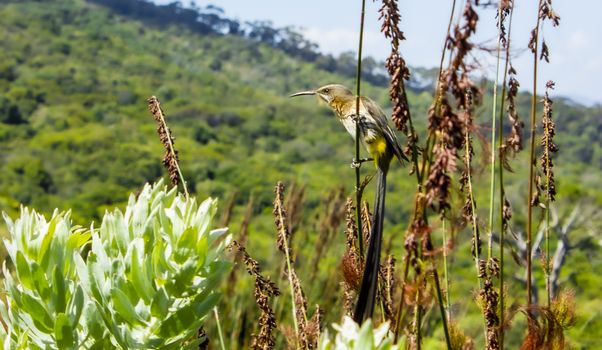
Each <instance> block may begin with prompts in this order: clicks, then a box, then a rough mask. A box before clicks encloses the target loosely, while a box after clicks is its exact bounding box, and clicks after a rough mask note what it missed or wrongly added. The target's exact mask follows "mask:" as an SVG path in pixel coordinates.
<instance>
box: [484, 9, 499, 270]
mask: <svg viewBox="0 0 602 350" xmlns="http://www.w3.org/2000/svg"><path fill="white" fill-rule="evenodd" d="M501 4H502V3H501V1H500V3H499V6H498V18H499V20H500V21H501V13H500V9H501V6H502V5H501ZM498 26H499V27H500V29H499V31H498V40H497V51H496V52H497V58H496V63H495V81H494V82H493V106H492V108H491V174H490V181H491V186H490V188H489V229H488V231H489V232H488V234H489V235H488V239H487V259H491V258H492V257H493V218H494V215H493V212H494V209H495V165H496V157H495V136H496V130H495V125H496V124H495V121H496V117H497V99H498V94H497V83H498V80H499V75H500V52H501V40H500V37H499V34H500V32H501V25H498ZM500 167H501V164H500ZM501 205H502V203H501V202H500V206H501Z"/></svg>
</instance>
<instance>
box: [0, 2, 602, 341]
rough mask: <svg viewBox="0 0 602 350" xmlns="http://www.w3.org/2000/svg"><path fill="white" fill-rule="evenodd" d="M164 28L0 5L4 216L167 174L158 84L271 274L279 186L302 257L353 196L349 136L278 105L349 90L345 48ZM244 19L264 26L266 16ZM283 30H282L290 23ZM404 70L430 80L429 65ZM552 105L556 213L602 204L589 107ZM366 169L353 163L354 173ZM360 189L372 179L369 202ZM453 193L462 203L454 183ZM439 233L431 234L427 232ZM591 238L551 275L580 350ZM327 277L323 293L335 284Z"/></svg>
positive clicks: (83, 9)
mask: <svg viewBox="0 0 602 350" xmlns="http://www.w3.org/2000/svg"><path fill="white" fill-rule="evenodd" d="M165 13H167V12H165ZM134 17H135V16H134ZM139 17H140V16H139ZM165 23H169V24H164V23H163V25H162V22H161V21H156V20H155V21H154V22H153V21H150V22H149V21H143V20H142V19H141V18H138V19H136V18H132V16H129V17H124V16H122V15H121V14H119V13H117V12H113V11H111V10H110V9H109V8H107V7H104V6H100V5H96V4H93V3H91V2H86V1H84V0H60V1H59V0H57V1H47V2H44V4H43V6H41V5H40V2H38V1H7V0H0V31H1V32H2V33H3V37H2V40H1V41H0V169H1V170H2V176H0V210H3V211H6V212H8V213H9V214H11V215H13V216H15V214H16V213H17V212H18V207H19V204H20V203H22V204H24V205H27V206H31V207H34V208H36V209H37V210H39V211H41V212H43V213H47V214H49V213H51V212H52V211H53V209H54V208H59V209H60V210H67V209H72V210H73V211H72V214H71V217H72V219H73V220H74V221H75V222H76V223H80V224H84V223H88V222H89V220H96V221H98V220H99V219H100V218H101V217H102V216H103V214H104V212H105V210H107V209H109V208H112V207H114V206H125V204H126V201H127V195H128V193H129V192H131V191H137V190H139V189H140V188H141V187H142V185H143V184H144V183H145V182H153V181H155V180H156V179H157V178H158V177H161V176H164V174H165V172H164V170H163V169H162V166H161V158H162V153H163V150H162V147H161V144H160V143H159V140H158V139H157V136H156V131H155V128H156V126H155V125H154V121H153V119H152V117H151V116H150V114H149V113H148V111H147V108H146V99H147V98H148V97H150V96H151V95H156V96H157V97H158V99H159V100H160V101H161V103H162V107H163V108H164V111H165V112H166V115H167V121H168V124H169V126H170V128H171V129H172V131H173V134H174V135H175V137H176V144H175V145H176V148H177V149H178V150H179V151H180V153H179V155H180V159H181V165H182V171H183V174H184V176H185V178H186V180H187V182H188V185H189V187H190V189H191V191H192V192H193V193H195V194H197V195H198V196H200V197H206V196H209V195H211V196H215V197H218V198H224V199H225V198H227V197H228V196H229V195H230V194H232V193H233V192H236V193H237V196H236V198H235V203H234V204H235V205H234V215H233V221H232V223H231V227H232V229H233V232H236V231H237V229H238V228H239V226H240V218H241V216H242V212H243V206H244V204H245V203H246V201H247V199H248V198H249V197H250V196H251V195H253V196H254V200H255V207H254V212H253V214H254V215H253V218H252V223H251V226H250V227H249V235H250V236H251V237H252V238H251V239H250V240H249V243H248V245H249V252H250V253H251V254H252V255H256V257H257V258H258V260H259V261H260V263H262V265H263V266H264V268H266V269H267V270H268V271H269V272H271V273H274V274H277V271H278V266H279V263H280V257H279V256H278V255H276V254H274V252H275V249H274V248H275V244H274V237H275V234H274V233H273V222H272V219H271V217H270V214H271V209H270V206H271V201H272V188H273V186H274V184H275V183H276V181H278V180H283V181H284V182H285V183H288V184H291V183H298V184H301V185H304V186H306V188H305V195H304V199H303V208H302V212H301V216H302V219H301V222H300V224H299V227H300V228H299V233H298V234H296V236H295V244H297V245H298V246H299V248H298V251H299V256H300V257H304V256H305V257H309V256H310V254H312V253H313V252H314V250H313V249H314V247H315V245H316V244H319V243H320V242H318V239H319V238H318V237H317V236H316V232H318V231H319V227H318V226H319V224H318V222H317V221H316V220H317V218H320V217H321V215H324V214H325V209H324V208H323V207H322V204H323V203H324V199H325V197H326V196H327V194H328V193H329V192H330V191H331V190H334V189H336V188H338V187H340V186H343V192H344V194H345V195H351V194H352V193H353V186H354V172H353V171H352V170H351V169H350V168H349V163H350V161H351V158H352V157H353V142H352V140H351V138H350V137H349V136H348V135H347V134H346V132H345V131H344V130H343V128H342V127H341V125H339V122H338V121H337V120H336V119H335V118H333V117H332V115H331V112H330V111H329V110H328V109H327V108H325V107H324V106H321V105H319V104H317V103H315V101H314V100H313V99H311V100H289V99H288V97H287V96H288V95H289V94H290V93H293V92H296V91H298V90H304V89H307V88H315V87H317V86H320V85H323V84H326V83H332V82H339V83H343V84H346V85H348V86H353V78H352V74H347V73H345V69H346V68H344V67H345V64H344V63H345V62H347V61H350V60H351V61H352V58H351V56H349V54H345V55H342V56H341V57H339V58H333V57H331V59H333V60H336V61H337V62H338V63H337V64H339V65H338V66H337V65H335V64H334V63H332V61H330V60H329V58H328V57H326V56H322V57H321V58H320V57H317V58H314V61H312V59H309V58H308V57H305V56H304V55H305V54H291V52H290V51H291V48H290V47H285V46H283V45H284V44H282V45H280V44H278V43H277V42H275V43H272V42H269V41H267V42H265V41H263V40H262V39H261V35H259V34H257V36H256V37H255V38H249V37H246V36H244V35H239V34H232V35H231V34H225V33H221V34H220V33H212V32H207V33H199V31H198V30H195V29H194V28H190V27H186V26H178V25H177V22H176V21H171V22H165ZM268 27H269V26H268ZM256 28H258V29H257V30H263V31H267V30H268V28H266V24H265V23H264V24H263V27H262V26H260V25H259V24H257V26H256ZM289 34H290V33H289ZM258 38H259V39H258ZM289 38H293V39H294V38H295V37H294V35H293V34H290V36H289ZM295 40H296V39H295ZM279 45H280V46H279ZM308 55H309V54H308ZM371 64H374V62H372V63H371ZM335 66H336V67H339V68H340V69H339V68H336V67H335ZM368 66H370V64H368ZM375 66H378V65H377V64H376V65H375ZM341 67H343V68H341ZM335 68H336V69H335ZM347 68H348V67H347ZM413 72H414V74H419V75H421V76H423V77H426V78H428V77H430V78H431V81H432V77H433V75H436V72H433V70H426V69H415V70H413ZM348 73H349V72H348ZM371 81H372V80H371ZM372 83H374V84H377V85H374V84H372ZM372 83H370V82H368V83H366V84H364V85H362V86H363V93H364V94H365V95H368V96H371V97H372V98H373V99H375V100H376V101H377V102H378V103H379V104H381V105H382V106H383V107H385V109H386V108H387V107H389V106H390V104H389V102H388V93H387V88H386V87H385V86H381V85H379V84H381V83H382V81H380V80H378V79H376V78H375V80H373V81H372ZM486 83H487V82H483V86H485V84H486ZM489 85H491V84H489ZM431 91H432V89H429V86H428V84H427V85H426V86H422V87H419V86H418V85H416V86H415V88H414V89H412V90H411V91H410V92H409V96H408V97H409V100H410V104H411V108H412V115H413V117H414V118H415V125H416V128H417V129H418V130H419V133H420V135H421V136H423V135H424V130H425V125H426V118H427V117H426V116H427V113H426V112H427V110H428V106H429V104H430V103H431V101H432V94H431ZM529 101H530V95H528V94H526V93H524V94H520V95H519V104H520V106H519V111H520V112H521V116H522V118H523V120H527V119H528V118H527V115H528V104H529ZM489 106H491V96H490V94H486V97H485V99H484V103H483V107H481V108H480V109H479V110H478V115H477V118H476V121H477V124H479V125H480V127H479V129H478V130H477V132H478V133H480V134H483V135H487V134H488V132H487V130H484V129H486V128H487V126H485V125H486V123H487V120H488V118H489V117H490V110H489V109H490V107H489ZM554 112H555V113H554V119H555V121H556V125H557V141H558V144H559V145H560V153H559V156H558V159H557V160H556V168H555V169H556V178H557V183H558V185H557V187H558V190H559V195H558V203H557V205H558V207H559V208H560V210H559V212H562V213H564V212H569V211H570V210H571V209H572V208H573V207H574V205H575V204H576V203H582V205H583V206H584V207H587V208H590V209H598V208H599V207H600V206H601V204H602V191H601V190H600V188H599V179H600V176H601V175H602V172H601V171H600V168H601V167H602V141H601V139H600V138H599V137H598V135H599V133H600V132H601V131H602V107H600V106H596V107H589V108H587V107H584V106H581V105H578V104H576V103H573V102H571V101H570V100H567V99H558V100H557V101H556V103H555V104H554ZM527 124H528V123H527ZM528 128H529V125H526V127H525V130H528ZM525 135H526V133H525ZM402 141H403V138H402ZM486 146H488V145H487V141H486V137H484V138H483V140H481V141H480V144H479V145H478V146H477V148H478V149H477V156H476V158H475V178H476V180H475V181H476V184H475V186H476V190H475V191H476V193H477V198H476V199H477V201H478V203H480V205H479V208H480V210H482V211H483V215H482V217H486V215H485V213H486V209H487V208H486V207H485V203H486V202H487V194H488V191H487V190H486V189H487V188H488V186H489V184H488V179H487V178H486V176H482V173H483V172H484V171H485V170H486V169H485V168H486V165H485V164H486V161H487V159H486V152H483V150H485V151H486V149H487V148H486ZM511 164H512V166H513V168H514V170H515V172H514V173H507V174H506V180H507V188H506V191H507V193H508V197H509V199H510V201H511V202H512V204H513V206H514V218H513V220H514V224H513V230H516V231H521V230H523V231H524V221H525V214H524V211H525V210H524V208H525V204H526V199H525V198H524V197H525V193H526V187H527V180H525V173H526V170H527V168H526V166H525V164H527V161H526V154H524V152H523V154H520V155H518V156H517V158H516V159H514V160H511ZM370 172H371V170H370V169H369V168H368V167H365V168H363V173H364V175H368V174H369V173H370ZM390 178H391V180H390V181H389V189H388V190H389V191H390V194H389V195H388V202H387V216H386V220H387V224H385V231H386V232H385V235H387V236H388V237H391V236H392V235H394V234H396V235H397V236H395V237H399V238H395V240H394V246H393V252H394V253H396V254H397V255H398V256H400V254H401V249H402V239H403V238H402V237H401V233H402V232H403V231H404V230H405V227H406V225H407V223H408V216H409V213H410V212H411V210H412V208H411V206H412V202H413V193H414V191H415V180H414V177H413V176H409V175H407V169H399V168H397V167H396V168H395V169H393V170H392V173H391V175H390ZM369 187H370V186H369ZM372 195H373V193H372V191H371V189H370V188H369V189H368V191H367V193H366V198H367V199H371V198H372ZM456 204H457V205H456V206H455V207H458V208H461V205H462V198H460V195H459V194H458V195H457V196H456ZM596 220H597V221H596ZM599 221H600V218H599V212H597V215H596V216H592V217H591V218H590V222H589V223H586V224H587V225H586V224H583V225H582V226H580V227H578V228H576V229H575V234H574V238H575V239H576V240H578V239H581V238H583V237H588V235H591V234H592V232H594V234H598V233H597V231H595V230H594V231H592V229H591V228H590V226H591V225H594V226H595V225H596V224H597V223H599ZM588 225H590V226H588ZM2 230H3V229H2V228H0V231H2ZM454 237H455V238H454V239H455V241H456V242H457V247H456V249H454V251H453V253H452V256H451V259H452V262H451V264H452V269H453V275H452V280H453V281H454V282H453V284H452V291H451V293H452V295H451V298H452V303H454V302H457V303H458V305H459V306H458V310H459V311H458V313H457V315H458V316H462V317H459V318H461V321H460V322H459V325H460V326H461V327H462V328H463V329H469V330H470V331H467V334H468V335H470V336H472V337H474V338H475V339H477V341H482V336H483V334H482V331H481V328H480V327H481V318H480V316H479V310H478V307H477V305H476V304H475V303H470V302H465V300H466V295H467V293H471V291H472V290H473V289H474V288H475V283H476V278H475V276H474V271H473V266H472V264H471V261H470V259H469V248H468V247H469V245H470V242H469V241H470V239H469V233H467V232H466V231H460V232H457V233H456V234H455V235H454ZM598 237H599V234H598ZM437 239H439V242H438V244H441V242H440V236H439V235H438V236H437ZM598 240H599V239H597V240H593V241H592V243H591V244H589V245H588V246H586V248H584V249H577V250H574V251H571V253H570V254H569V255H568V257H567V262H566V268H565V269H564V270H563V272H562V276H561V277H562V278H561V280H562V281H564V283H565V284H563V286H566V287H571V288H574V289H575V290H576V291H577V300H578V301H582V302H579V303H578V313H579V317H580V322H579V323H578V326H576V327H575V328H574V329H573V330H571V331H570V333H569V340H570V342H571V343H572V344H574V345H576V346H582V347H583V348H588V346H589V347H590V348H593V346H595V341H596V339H600V338H602V328H601V327H598V326H599V325H600V324H601V323H602V316H600V312H597V311H595V310H600V308H602V302H600V301H597V300H596V293H595V291H596V290H597V286H598V285H599V284H600V283H602V277H600V276H602V263H601V262H600V261H599V260H600V259H592V258H591V257H592V256H596V254H598V251H599V242H598ZM335 242H336V243H334V248H332V250H331V251H330V253H329V254H328V255H326V256H325V257H324V260H322V262H323V263H322V264H320V266H319V273H318V277H316V279H317V281H323V282H324V283H326V282H325V281H332V280H333V279H332V274H333V273H334V274H335V275H336V278H337V279H340V275H338V272H337V269H338V264H339V257H340V252H341V251H342V249H343V248H342V247H343V244H344V240H343V238H342V237H337V239H336V240H335ZM554 242H555V241H553V246H554ZM300 260H302V258H300ZM310 261H311V259H310V258H307V259H306V260H305V261H299V264H300V265H302V268H301V272H300V277H301V279H302V281H303V279H304V278H308V276H310V274H313V273H314V272H313V271H312V267H311V266H308V265H309V264H310ZM506 261H507V262H508V264H514V265H511V269H510V270H512V269H514V270H519V269H521V268H522V267H520V266H518V265H516V264H515V263H514V262H512V258H511V256H510V253H509V254H508V256H507V257H506ZM455 276H458V277H455ZM334 281H335V282H336V279H335V280H334ZM239 283H241V288H240V289H239V290H240V291H244V292H245V293H246V294H245V295H242V296H240V298H239V299H240V300H244V303H246V304H245V307H248V310H253V305H252V303H251V302H250V301H249V300H248V299H249V297H250V295H251V285H250V284H248V283H249V282H248V281H243V280H241V281H239ZM245 283H246V284H245ZM333 283H334V282H333ZM517 286H519V288H518V289H517V288H515V289H516V290H519V292H517V294H516V295H515V296H514V295H513V299H512V300H510V301H509V302H508V304H511V302H512V301H515V300H517V301H521V300H523V299H521V298H523V296H522V295H521V293H522V292H520V288H522V287H520V284H517ZM307 288H308V290H307V291H306V293H307V294H308V297H309V299H310V302H311V303H317V302H318V303H323V302H325V301H323V299H322V297H323V295H322V294H323V293H324V290H323V289H322V288H321V286H320V283H312V284H308V287H307ZM331 288H332V290H334V291H336V290H337V289H336V288H338V287H337V286H336V285H335V286H331ZM542 295H543V294H542ZM329 297H333V298H337V297H338V296H336V295H335V296H329ZM239 299H237V300H239ZM283 302H284V301H283ZM329 302H330V301H329ZM283 308H284V307H283V306H281V307H280V309H283ZM333 309H334V308H333ZM336 310H339V309H336ZM249 312H256V311H249ZM285 314H286V313H282V315H285ZM248 317H249V318H250V319H252V318H253V316H252V315H248ZM325 320H326V321H327V323H328V322H333V321H340V313H337V312H336V311H335V312H333V313H329V314H327V315H326V316H325ZM433 322H434V321H433ZM225 327H228V325H227V324H226V325H225ZM433 329H435V331H434V332H435V335H436V336H437V335H441V334H438V332H439V328H437V327H434V328H433ZM250 332H251V331H249V333H250ZM520 335H521V333H520V332H519V331H517V334H512V337H514V338H513V339H515V341H514V344H516V342H517V341H518V339H520ZM479 339H480V340H479Z"/></svg>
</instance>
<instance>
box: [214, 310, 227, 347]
mask: <svg viewBox="0 0 602 350" xmlns="http://www.w3.org/2000/svg"><path fill="white" fill-rule="evenodd" d="M213 315H214V316H215V323H216V324H217V335H218V337H219V345H220V347H221V348H222V350H226V343H225V342H224V334H223V333H222V326H221V324H220V321H219V313H218V312H217V307H214V308H213Z"/></svg>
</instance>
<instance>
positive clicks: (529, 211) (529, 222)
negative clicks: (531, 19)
mask: <svg viewBox="0 0 602 350" xmlns="http://www.w3.org/2000/svg"><path fill="white" fill-rule="evenodd" d="M541 1H542V0H539V2H538V6H537V22H536V23H537V24H536V26H535V29H534V30H535V50H534V52H533V95H532V96H531V132H530V149H529V193H528V198H527V242H526V243H527V306H530V305H531V303H532V295H531V294H532V290H533V287H532V285H531V282H532V281H531V272H532V271H531V270H532V268H533V266H532V261H531V249H532V248H531V245H532V237H533V207H532V206H531V200H532V199H533V185H534V180H535V179H534V167H535V131H536V130H537V129H536V128H537V124H536V119H535V117H536V113H537V61H538V57H537V52H538V51H539V22H540V16H539V11H540V9H541Z"/></svg>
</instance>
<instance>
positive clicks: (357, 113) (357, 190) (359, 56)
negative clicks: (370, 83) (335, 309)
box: [355, 0, 366, 259]
mask: <svg viewBox="0 0 602 350" xmlns="http://www.w3.org/2000/svg"><path fill="white" fill-rule="evenodd" d="M365 15H366V0H362V12H361V15H360V38H359V44H358V51H357V75H356V78H355V88H356V89H355V91H356V97H355V160H356V161H359V159H360V96H361V85H362V47H363V44H364V17H365ZM360 187H361V175H360V167H359V166H357V167H355V202H356V206H355V216H356V222H357V241H358V246H359V250H360V257H361V258H362V259H363V257H364V242H363V241H364V236H363V234H362V209H361V204H362V190H361V188H360Z"/></svg>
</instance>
